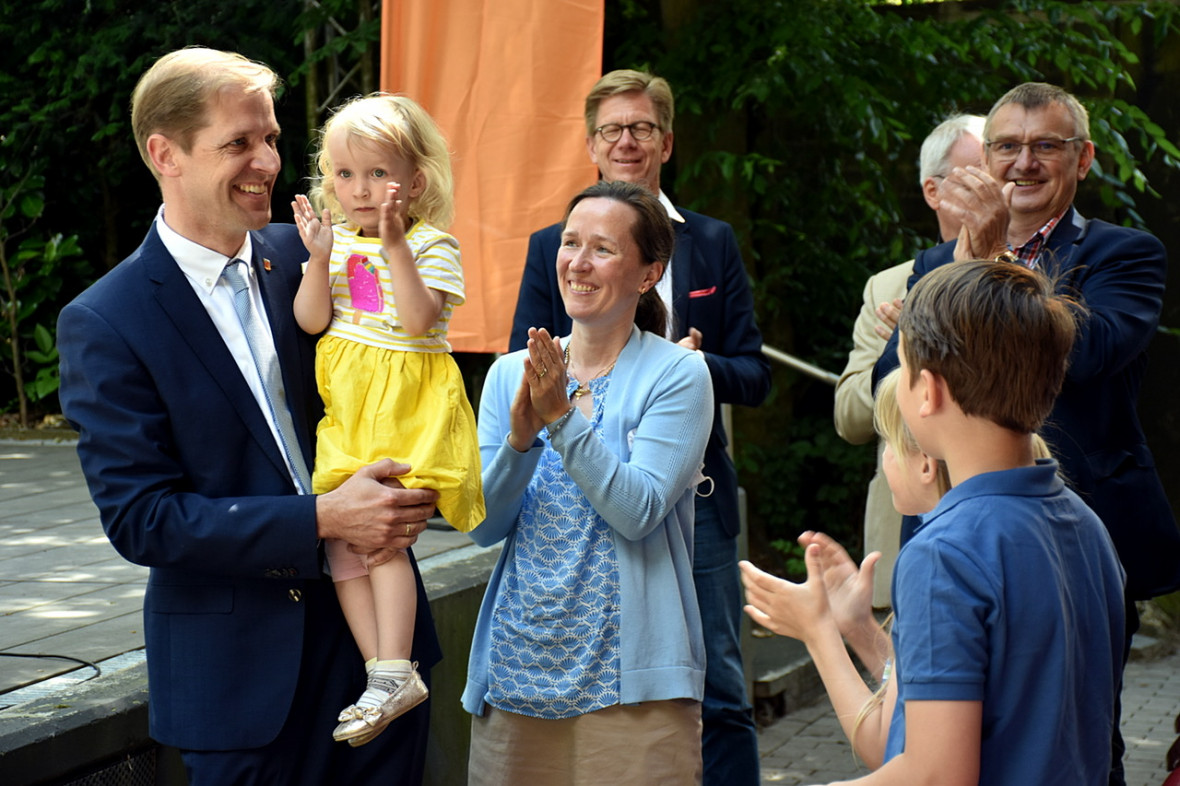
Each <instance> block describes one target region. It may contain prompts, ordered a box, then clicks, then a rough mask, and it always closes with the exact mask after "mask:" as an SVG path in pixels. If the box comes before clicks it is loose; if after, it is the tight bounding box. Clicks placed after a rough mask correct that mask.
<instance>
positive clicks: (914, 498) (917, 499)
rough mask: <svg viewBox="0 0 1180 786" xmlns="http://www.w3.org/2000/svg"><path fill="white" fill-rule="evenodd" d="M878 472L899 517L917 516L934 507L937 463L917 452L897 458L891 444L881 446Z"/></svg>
mask: <svg viewBox="0 0 1180 786" xmlns="http://www.w3.org/2000/svg"><path fill="white" fill-rule="evenodd" d="M881 470H882V471H883V472H884V473H885V480H886V482H888V483H889V490H890V491H891V492H892V493H893V507H894V508H896V509H897V512H898V513H900V514H901V515H903V516H917V515H918V514H920V513H928V512H930V511H931V510H934V507H935V506H936V505H937V504H938V497H939V495H938V463H937V462H936V461H935V460H934V459H932V458H930V457H929V456H927V455H926V454H925V453H922V452H921V451H918V450H915V451H913V452H906V451H904V450H903V452H902V455H900V456H899V455H898V454H897V452H896V451H895V450H894V449H893V443H891V442H886V443H885V452H884V453H883V454H882V456H881Z"/></svg>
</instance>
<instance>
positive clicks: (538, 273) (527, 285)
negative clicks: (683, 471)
mask: <svg viewBox="0 0 1180 786" xmlns="http://www.w3.org/2000/svg"><path fill="white" fill-rule="evenodd" d="M677 210H678V211H679V212H680V215H682V216H683V217H684V221H683V223H682V222H679V221H673V222H672V226H673V227H674V228H675V230H676V246H675V250H674V251H673V253H672V312H673V313H672V314H671V315H669V316H670V317H671V319H672V320H673V329H672V335H673V336H674V337H675V338H676V339H680V338H683V337H684V336H686V335H688V329H689V328H690V327H694V328H696V329H697V330H699V331H701V335H702V336H703V338H702V341H701V349H702V351H703V352H704V353H705V362H706V363H707V364H708V366H709V374H710V376H711V377H712V379H713V398H714V406H713V424H712V432H711V434H710V437H709V444H708V446H707V447H706V448H705V469H704V472H705V474H706V475H708V476H709V477H711V478H712V479H713V483H714V490H713V495H714V497H715V498H716V501H717V507H718V510H719V512H720V514H721V521H722V526H723V527H724V529H725V531H726V532H727V533H728V534H729V535H730V536H731V537H732V536H736V535H737V533H738V529H739V528H740V526H741V522H740V521H739V520H738V507H737V472H736V470H735V469H734V466H733V462H732V461H731V460H730V458H729V454H728V453H726V451H725V447H726V444H727V442H728V441H727V439H726V436H725V428H724V424H723V423H722V421H721V415H720V412H721V405H722V404H743V405H745V406H749V407H756V406H758V405H759V404H761V403H762V402H763V401H764V400H765V399H766V396H767V395H768V394H769V393H770V363H769V361H767V359H766V358H765V356H763V354H762V334H761V333H760V332H759V331H758V325H757V323H756V322H755V321H754V297H753V295H752V294H751V292H750V282H749V279H748V278H747V277H746V268H745V266H744V265H743V264H742V256H741V252H740V251H739V250H738V244H737V238H736V237H735V236H734V233H733V227H731V226H730V225H729V224H727V223H725V222H724V221H718V220H717V219H715V218H709V217H708V216H703V215H701V214H700V213H694V212H692V211H690V210H684V209H683V208H679V207H678V208H677ZM561 231H562V227H561V224H554V225H552V226H549V227H545V228H544V229H541V230H538V231H536V232H534V233H533V234H532V236H531V237H529V250H528V258H527V259H526V260H525V266H524V276H523V278H522V279H521V282H520V295H519V296H518V298H517V301H516V314H515V315H514V316H513V319H512V334H511V337H510V338H509V342H508V348H509V350H517V349H523V348H524V347H525V345H526V344H527V343H528V330H529V328H530V327H535V328H545V329H546V330H548V331H549V332H550V334H552V335H558V336H568V335H569V332H570V327H571V326H572V322H571V320H570V318H569V315H567V314H566V313H565V305H564V304H563V303H562V300H561V290H560V288H559V287H558V283H557V250H558V247H559V246H560V245H561Z"/></svg>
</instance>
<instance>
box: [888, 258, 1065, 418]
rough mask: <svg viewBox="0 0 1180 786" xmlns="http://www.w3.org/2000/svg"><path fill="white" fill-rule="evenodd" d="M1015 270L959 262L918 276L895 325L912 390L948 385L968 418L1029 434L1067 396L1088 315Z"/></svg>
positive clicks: (1030, 274) (1042, 279) (1036, 276)
mask: <svg viewBox="0 0 1180 786" xmlns="http://www.w3.org/2000/svg"><path fill="white" fill-rule="evenodd" d="M1053 286H1054V282H1053V281H1052V280H1051V279H1049V278H1048V277H1047V276H1045V275H1044V274H1043V273H1040V272H1039V271H1036V270H1030V269H1029V268H1027V267H1025V266H1023V265H1020V264H1017V263H1012V262H996V261H992V260H979V259H974V260H963V261H960V262H951V263H949V264H946V265H943V266H941V267H939V268H936V269H934V270H932V271H931V272H929V273H927V274H926V275H924V276H922V278H921V279H919V280H918V283H916V284H915V285H914V287H913V289H911V290H910V293H909V295H908V296H907V297H906V302H905V307H904V308H903V309H902V312H901V317H900V319H899V320H898V325H897V329H898V330H899V331H901V338H902V350H903V352H904V353H905V361H906V365H907V366H908V367H909V371H910V384H911V385H912V384H913V383H914V380H916V379H917V378H918V375H919V373H920V372H921V371H922V370H923V369H925V370H928V371H931V372H933V373H935V374H937V375H939V376H940V377H942V378H943V379H944V380H946V384H947V389H948V390H949V392H950V395H951V396H952V397H953V398H954V400H955V402H956V403H958V405H959V408H960V409H962V411H963V414H965V415H973V416H978V417H983V418H987V419H988V420H991V421H992V422H994V423H997V424H998V425H1000V426H1003V427H1004V428H1008V429H1012V430H1013V431H1017V432H1020V433H1023V434H1028V433H1032V432H1034V431H1036V430H1037V429H1038V428H1040V426H1041V424H1042V423H1043V422H1044V420H1045V418H1046V417H1047V416H1048V414H1049V412H1050V411H1051V410H1052V409H1053V402H1054V401H1055V400H1056V398H1057V394H1058V393H1059V392H1060V391H1061V384H1062V382H1063V381H1064V380H1065V371H1066V368H1067V366H1068V364H1069V354H1070V351H1071V350H1072V349H1073V343H1074V337H1075V335H1076V333H1077V329H1078V328H1077V321H1076V320H1077V318H1079V317H1080V316H1081V314H1082V313H1083V310H1082V308H1081V306H1080V305H1078V304H1077V303H1076V302H1075V301H1073V300H1072V299H1070V298H1069V297H1067V296H1065V295H1061V294H1055V293H1054V291H1053Z"/></svg>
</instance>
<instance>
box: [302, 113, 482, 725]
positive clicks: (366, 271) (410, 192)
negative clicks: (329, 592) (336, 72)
mask: <svg viewBox="0 0 1180 786" xmlns="http://www.w3.org/2000/svg"><path fill="white" fill-rule="evenodd" d="M317 163H318V169H319V175H318V178H316V180H315V185H314V187H313V189H312V191H311V197H312V200H309V199H308V198H307V197H305V196H303V195H299V196H298V197H296V200H295V202H293V203H292V209H293V211H294V213H295V223H296V225H297V226H298V227H299V231H300V234H301V235H302V237H303V240H304V244H305V245H306V246H307V250H308V252H309V254H310V257H309V259H308V262H307V267H306V270H305V272H304V276H303V280H302V283H301V284H300V287H299V292H298V293H297V295H296V298H295V316H296V319H297V321H298V322H299V325H300V327H302V328H303V329H304V330H305V331H307V332H308V333H312V334H319V333H321V332H323V333H324V335H323V337H322V338H321V339H320V340H319V343H318V345H317V348H316V378H317V382H318V385H319V389H320V395H321V397H322V398H323V401H324V418H323V420H322V421H321V422H320V424H319V427H318V429H317V431H316V460H315V471H314V475H313V478H312V485H313V490H314V492H315V493H317V494H320V493H324V492H327V491H330V490H331V489H333V488H335V487H336V486H338V485H339V484H340V483H342V482H344V480H346V479H347V478H348V477H349V476H351V475H352V473H353V472H355V471H356V470H357V469H358V468H360V467H362V466H364V465H366V464H369V463H372V462H373V461H377V460H380V459H382V458H396V459H397V460H399V461H402V462H404V463H406V464H409V465H410V467H411V469H410V472H409V473H408V474H406V475H403V476H400V477H399V480H400V481H401V482H402V484H403V485H405V486H407V487H413V488H421V487H425V488H433V489H435V490H437V491H438V492H439V500H438V510H439V512H440V513H441V515H442V516H443V517H444V518H445V519H446V520H447V522H448V523H450V524H451V526H453V527H455V528H456V529H458V530H460V531H464V532H467V531H470V530H471V529H472V528H474V527H475V526H476V525H477V524H479V523H480V522H481V521H482V520H483V518H484V502H483V495H482V491H481V486H480V482H481V481H480V463H479V449H478V441H477V437H476V432H475V416H474V414H473V412H472V410H471V405H470V404H469V403H468V401H467V396H466V393H465V392H464V387H463V379H462V376H461V374H460V372H459V369H458V367H457V365H456V364H455V361H454V359H453V358H452V357H451V355H450V344H449V343H448V342H447V325H448V323H449V321H450V318H451V313H452V310H453V309H454V308H455V306H457V305H460V304H462V303H463V301H464V291H463V273H462V268H461V267H460V263H459V247H458V243H457V242H456V241H455V239H454V238H453V237H452V236H450V235H448V234H446V232H445V231H444V230H445V228H446V227H447V226H448V225H449V223H450V220H451V216H452V214H453V210H454V207H453V205H454V201H453V195H452V178H451V167H450V154H449V152H448V150H447V146H446V141H445V139H444V138H443V135H442V133H441V132H440V131H439V129H438V127H437V125H436V124H435V123H434V121H433V120H432V119H431V118H430V116H429V115H428V114H427V113H426V112H425V110H423V109H422V108H421V107H420V106H419V105H418V104H416V103H415V102H414V101H412V100H411V99H409V98H405V97H403V96H393V95H385V94H374V95H370V96H366V97H364V98H358V99H355V100H353V101H350V102H349V103H347V104H345V105H344V106H342V107H340V108H339V109H338V110H337V111H336V112H335V113H334V114H333V115H332V117H331V118H329V120H328V122H327V123H326V124H325V126H324V128H323V131H322V133H321V135H320V150H319V153H318V157H317ZM312 201H315V202H316V203H317V206H319V207H321V208H322V213H321V214H320V215H319V216H317V214H316V211H315V209H314V208H313V207H312V203H311V202H312ZM325 330H326V332H324V331H325ZM326 551H327V556H328V563H329V567H330V568H331V571H332V577H333V580H334V581H335V583H336V589H337V595H338V597H339V599H340V605H341V607H342V608H343V610H344V614H345V617H346V618H347V619H348V623H349V627H350V628H351V630H352V632H353V636H354V637H355V639H356V641H357V645H358V647H359V649H360V651H361V654H362V655H363V656H364V658H365V659H366V666H367V669H368V672H369V679H368V685H367V687H366V689H365V691H364V693H363V694H362V695H361V697H360V698H359V699H358V700H357V702H356V703H355V704H353V705H350V706H348V707H346V708H345V709H344V710H343V711H342V712H341V713H340V716H339V721H340V723H339V725H338V726H337V727H336V730H335V732H334V733H333V738H334V739H336V740H338V741H345V740H347V741H348V742H349V743H350V744H351V745H354V746H356V745H362V744H364V743H366V742H368V741H369V740H371V739H373V738H374V737H375V736H377V734H379V733H380V732H381V731H382V730H384V728H385V727H386V726H387V725H388V724H389V723H390V721H392V720H393V719H394V718H396V717H397V716H399V715H401V714H403V713H405V712H406V711H408V710H409V709H411V708H413V707H414V706H416V705H417V704H419V703H421V702H422V701H424V700H425V699H426V697H427V695H428V691H427V689H426V686H425V685H424V684H423V682H422V679H421V677H420V676H419V675H418V673H417V671H416V669H415V668H414V666H413V664H412V663H411V662H410V660H409V658H410V647H411V642H412V639H413V624H414V616H415V612H416V608H415V605H416V604H415V599H416V596H415V592H414V578H413V566H412V564H411V562H410V558H409V556H408V554H406V553H405V552H398V553H395V554H394V556H393V558H392V559H389V560H388V561H385V562H381V561H380V559H370V558H369V556H368V555H364V554H358V553H354V552H353V551H351V550H350V548H349V546H348V544H347V543H346V542H344V541H337V540H333V541H329V542H328V543H327V544H326Z"/></svg>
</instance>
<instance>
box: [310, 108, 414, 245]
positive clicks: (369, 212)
mask: <svg viewBox="0 0 1180 786" xmlns="http://www.w3.org/2000/svg"><path fill="white" fill-rule="evenodd" d="M327 145H328V157H329V158H330V159H331V161H332V178H333V181H334V185H335V188H336V198H337V199H339V200H340V206H341V207H342V208H343V209H344V215H345V217H346V218H348V220H349V221H351V222H353V223H354V224H356V225H357V226H359V227H360V228H361V234H362V235H364V236H365V237H378V236H379V235H378V223H379V221H380V210H379V209H378V208H380V207H381V203H382V202H384V201H385V195H386V188H387V186H388V184H389V183H398V184H399V185H400V186H401V190H400V192H399V196H398V198H399V199H401V200H402V201H403V202H405V203H406V204H407V205H408V204H409V201H410V200H411V199H414V198H415V197H417V196H418V195H419V194H421V193H422V190H423V189H424V188H425V187H426V178H425V177H424V176H423V174H422V172H421V170H418V169H415V168H414V166H413V165H412V164H411V163H410V162H409V161H407V160H406V159H405V158H403V157H402V156H400V155H398V154H397V153H396V152H394V151H392V150H389V149H387V148H385V147H383V146H381V145H378V144H376V143H374V142H370V141H368V140H358V139H355V138H350V137H349V135H348V133H347V132H343V131H342V132H337V133H333V134H330V135H329V136H328V140H327ZM408 228H409V227H407V229H408Z"/></svg>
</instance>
